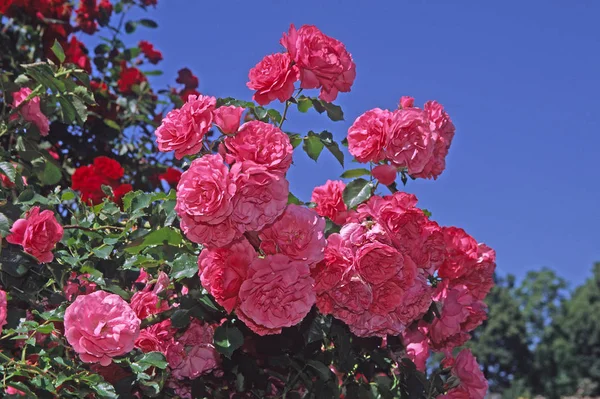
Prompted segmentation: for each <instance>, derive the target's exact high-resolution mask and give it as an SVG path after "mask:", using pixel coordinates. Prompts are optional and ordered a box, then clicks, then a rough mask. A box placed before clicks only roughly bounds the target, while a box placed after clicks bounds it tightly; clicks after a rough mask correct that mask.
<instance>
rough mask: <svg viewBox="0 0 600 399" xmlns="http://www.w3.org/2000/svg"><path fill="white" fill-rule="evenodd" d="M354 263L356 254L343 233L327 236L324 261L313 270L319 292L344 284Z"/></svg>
mask: <svg viewBox="0 0 600 399" xmlns="http://www.w3.org/2000/svg"><path fill="white" fill-rule="evenodd" d="M353 263H354V254H353V252H352V249H351V248H350V247H349V246H348V244H347V242H346V241H345V240H344V239H343V238H342V236H341V235H339V234H337V233H334V234H331V235H330V236H329V237H328V238H327V246H326V247H325V252H324V259H323V261H322V262H320V263H319V264H318V265H317V266H316V267H315V268H314V269H313V270H311V274H312V276H313V279H314V280H315V290H316V292H317V294H322V293H325V292H327V291H329V290H331V289H332V288H334V287H336V286H338V285H339V284H342V282H343V281H344V276H345V275H346V274H347V273H350V272H351V269H352V265H353Z"/></svg>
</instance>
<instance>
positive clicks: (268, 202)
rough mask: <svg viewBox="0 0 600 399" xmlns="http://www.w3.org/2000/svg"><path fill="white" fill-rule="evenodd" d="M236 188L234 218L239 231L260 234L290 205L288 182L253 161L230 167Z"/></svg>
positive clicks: (232, 216)
mask: <svg viewBox="0 0 600 399" xmlns="http://www.w3.org/2000/svg"><path fill="white" fill-rule="evenodd" d="M231 176H232V180H233V182H234V183H235V185H236V187H237V188H236V190H237V191H236V196H235V198H234V210H233V213H232V215H231V219H232V221H233V223H235V224H236V225H237V227H238V230H240V231H259V230H261V229H262V228H263V227H265V226H266V225H268V224H271V223H273V222H274V221H275V219H277V218H278V217H279V215H281V214H282V213H283V211H284V209H285V207H286V205H287V199H288V194H289V190H288V184H289V183H288V181H287V180H286V179H285V178H284V177H282V176H280V175H279V174H275V173H270V172H269V171H268V170H267V169H266V168H265V167H264V166H261V165H257V164H255V163H253V162H246V161H244V162H241V163H240V162H238V163H235V164H234V165H233V167H232V168H231Z"/></svg>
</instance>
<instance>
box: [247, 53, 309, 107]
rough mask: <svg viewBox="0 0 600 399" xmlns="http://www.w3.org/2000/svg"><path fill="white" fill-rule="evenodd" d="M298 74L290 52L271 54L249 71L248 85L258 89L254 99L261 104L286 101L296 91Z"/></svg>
mask: <svg viewBox="0 0 600 399" xmlns="http://www.w3.org/2000/svg"><path fill="white" fill-rule="evenodd" d="M298 76H299V73H298V67H296V66H295V65H293V64H292V59H291V58H290V55H289V54H287V53H284V54H281V53H277V54H271V55H267V56H266V57H265V58H263V59H262V60H261V61H260V62H259V63H258V64H256V66H255V67H254V68H252V69H251V70H250V72H248V79H249V82H248V83H246V86H248V88H249V89H251V90H256V93H254V95H253V96H252V99H254V101H256V102H257V103H259V104H260V105H267V104H269V103H270V102H271V101H274V100H279V101H281V102H285V101H287V100H288V99H289V98H290V97H291V96H292V94H293V93H294V83H296V81H297V80H298Z"/></svg>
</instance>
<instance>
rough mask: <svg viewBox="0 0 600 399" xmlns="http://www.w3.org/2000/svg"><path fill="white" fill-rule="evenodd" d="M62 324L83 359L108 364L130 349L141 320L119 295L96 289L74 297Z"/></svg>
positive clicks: (103, 364)
mask: <svg viewBox="0 0 600 399" xmlns="http://www.w3.org/2000/svg"><path fill="white" fill-rule="evenodd" d="M64 323H65V337H66V338H67V341H68V342H69V344H71V346H72V347H73V349H74V350H75V352H77V353H78V354H79V357H80V358H81V360H82V361H83V362H85V363H100V364H101V365H102V366H108V365H109V364H110V363H111V362H112V358H113V357H116V356H121V355H124V354H126V353H128V352H130V351H131V350H132V349H133V347H134V341H135V339H136V338H137V336H138V335H139V333H140V323H141V321H140V319H139V318H138V317H137V316H136V315H135V313H134V311H133V310H132V309H131V307H130V306H129V304H128V303H127V302H125V301H124V300H123V299H122V298H121V297H120V296H118V295H116V294H110V293H108V292H106V291H96V292H94V293H92V294H88V295H80V296H78V297H77V298H76V299H75V302H73V303H72V304H71V305H69V307H68V308H67V310H66V311H65V320H64Z"/></svg>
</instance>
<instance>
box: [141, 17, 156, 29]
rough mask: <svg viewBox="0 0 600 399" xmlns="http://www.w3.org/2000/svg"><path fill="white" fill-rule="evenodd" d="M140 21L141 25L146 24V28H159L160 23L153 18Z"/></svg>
mask: <svg viewBox="0 0 600 399" xmlns="http://www.w3.org/2000/svg"><path fill="white" fill-rule="evenodd" d="M138 22H139V23H140V25H142V26H145V27H146V28H152V29H154V28H158V24H157V23H156V22H155V21H153V20H151V19H140V20H139V21H138Z"/></svg>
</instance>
